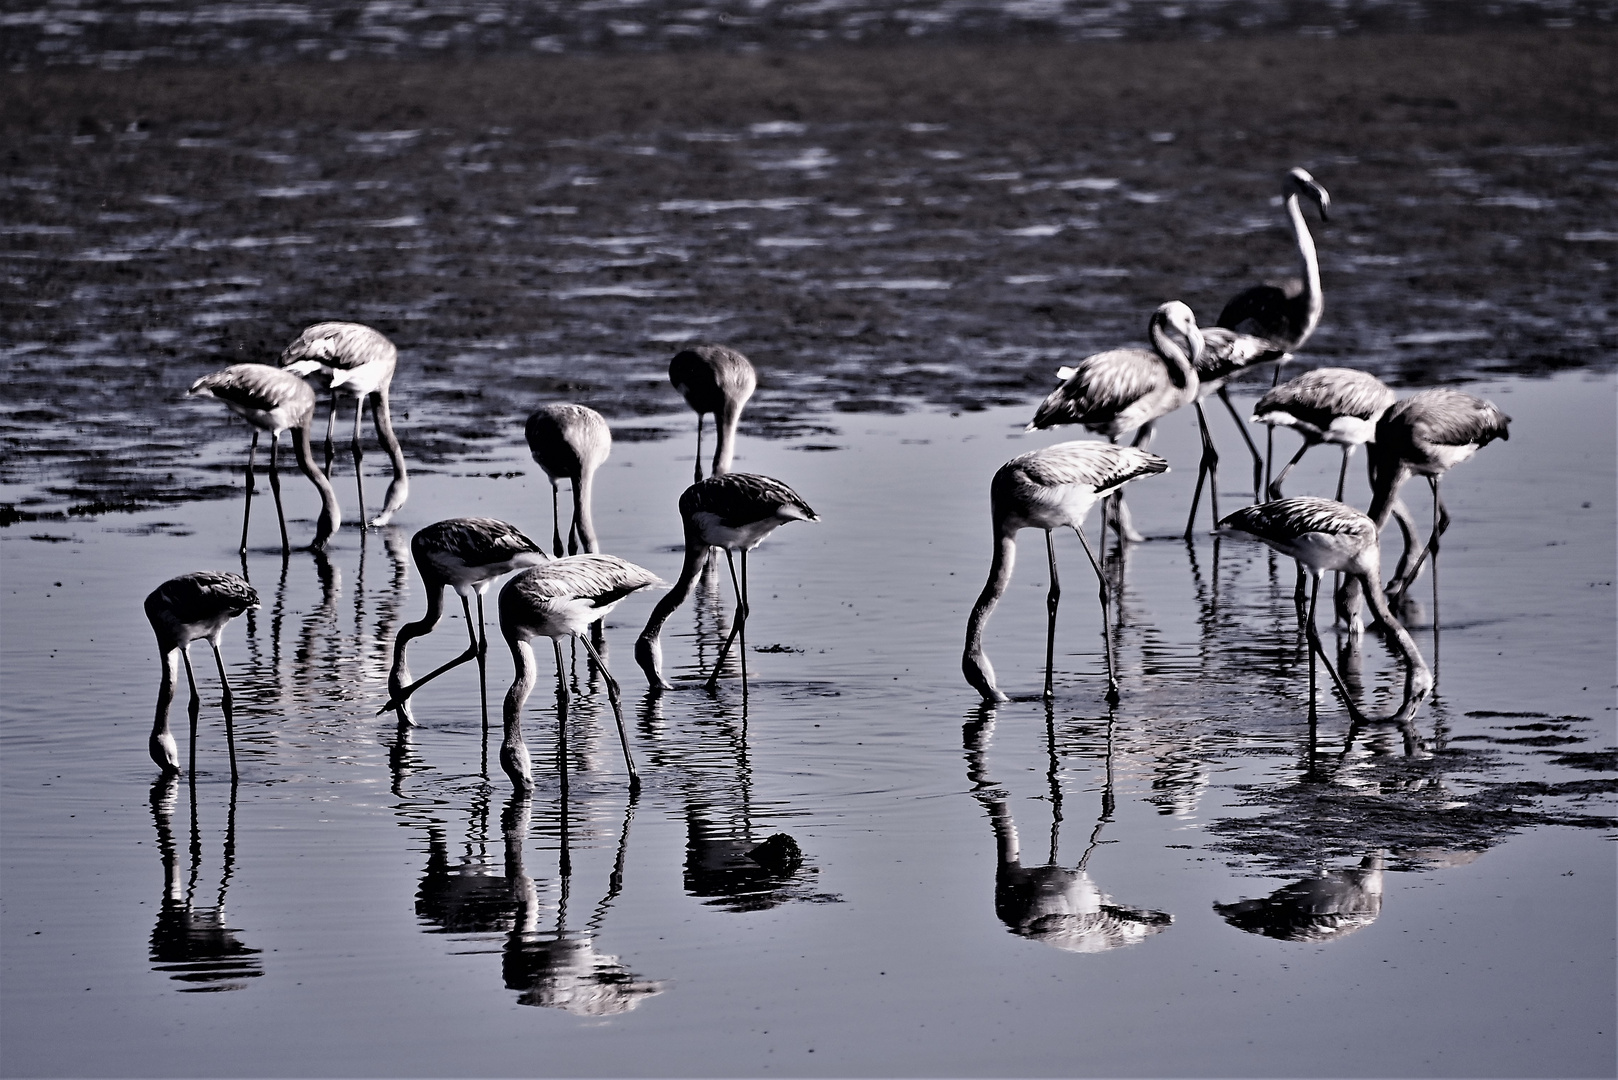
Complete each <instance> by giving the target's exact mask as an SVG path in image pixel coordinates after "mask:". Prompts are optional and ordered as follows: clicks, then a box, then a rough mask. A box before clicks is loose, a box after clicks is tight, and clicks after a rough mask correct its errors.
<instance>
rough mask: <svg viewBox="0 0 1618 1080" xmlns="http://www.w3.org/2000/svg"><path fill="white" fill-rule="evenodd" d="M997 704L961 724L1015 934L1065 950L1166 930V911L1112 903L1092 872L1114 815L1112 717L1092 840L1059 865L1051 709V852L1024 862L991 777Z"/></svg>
mask: <svg viewBox="0 0 1618 1080" xmlns="http://www.w3.org/2000/svg"><path fill="white" fill-rule="evenodd" d="M993 726H994V719H993V708H992V707H991V706H987V705H986V706H983V707H981V710H980V712H979V714H978V715H977V716H976V717H974V718H973V719H971V720H969V721H968V722H967V724H966V725H965V727H964V729H963V732H962V734H963V736H964V738H965V750H966V761H967V780H968V782H970V783H971V785H972V794H973V795H974V796H976V798H977V800H978V802H980V803H982V804H983V808H984V809H985V810H986V811H988V814H989V821H990V822H991V823H992V825H993V826H994V839H995V873H994V910H995V914H996V915H998V916H1000V920H1001V921H1002V922H1004V923H1005V924H1006V926H1007V927H1009V928H1010V930H1011V932H1012V933H1013V934H1016V935H1017V936H1018V937H1025V938H1028V939H1029V940H1031V941H1038V942H1040V943H1041V944H1044V945H1049V946H1051V947H1053V948H1057V949H1061V950H1063V951H1065V952H1079V953H1097V952H1106V951H1108V950H1109V949H1118V948H1122V947H1124V946H1126V945H1135V944H1138V943H1139V942H1142V941H1144V940H1146V939H1147V938H1149V937H1151V936H1153V935H1154V934H1160V933H1162V932H1163V931H1164V930H1167V929H1168V928H1169V926H1170V925H1172V924H1173V922H1174V917H1173V916H1172V915H1170V914H1168V913H1167V912H1163V911H1149V910H1147V909H1144V908H1136V907H1130V906H1128V905H1124V904H1114V903H1112V902H1111V899H1110V898H1109V897H1108V896H1106V895H1105V894H1103V893H1102V892H1101V889H1100V888H1099V887H1098V886H1097V885H1096V883H1095V882H1094V881H1093V880H1092V879H1091V877H1090V874H1089V869H1088V868H1089V864H1090V857H1091V856H1092V855H1093V854H1094V853H1095V851H1096V847H1097V845H1098V844H1099V843H1100V839H1101V830H1102V828H1103V827H1104V826H1105V825H1106V824H1107V822H1109V821H1111V820H1112V815H1113V809H1114V801H1113V789H1112V718H1111V716H1109V717H1108V718H1107V754H1106V782H1105V784H1104V786H1103V787H1102V791H1101V814H1100V816H1099V817H1098V818H1097V820H1096V825H1095V829H1094V830H1092V832H1091V833H1090V844H1089V846H1088V847H1086V848H1085V850H1084V854H1083V855H1082V856H1081V857H1080V859H1079V861H1078V863H1077V864H1076V865H1074V866H1073V867H1072V868H1068V867H1064V866H1061V865H1059V863H1058V862H1057V859H1058V857H1059V853H1058V845H1059V841H1060V830H1061V823H1062V787H1061V781H1060V778H1059V775H1058V773H1059V768H1060V766H1059V763H1058V760H1057V757H1056V733H1055V723H1054V715H1053V714H1052V713H1050V712H1049V710H1047V713H1046V727H1045V730H1046V738H1047V753H1048V754H1049V758H1050V768H1049V772H1048V776H1049V779H1050V787H1051V793H1050V800H1051V814H1052V822H1051V848H1050V858H1049V859H1048V860H1046V862H1045V863H1044V864H1043V865H1039V866H1027V865H1025V864H1024V863H1023V861H1022V847H1021V842H1020V840H1019V838H1018V835H1017V823H1016V821H1015V820H1014V819H1013V817H1012V813H1011V808H1010V805H1009V801H1008V797H1007V794H1006V792H1005V791H1004V790H1003V789H1001V788H998V787H996V786H995V785H994V783H993V782H992V781H991V780H990V779H989V773H988V767H987V765H986V764H985V751H986V749H987V744H988V741H989V735H990V733H991V732H992V730H993Z"/></svg>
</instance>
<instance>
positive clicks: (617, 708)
mask: <svg viewBox="0 0 1618 1080" xmlns="http://www.w3.org/2000/svg"><path fill="white" fill-rule="evenodd" d="M742 558H743V565H746V556H745V555H744V556H743V557H742ZM579 640H580V641H582V642H584V648H585V651H586V652H588V653H589V654H590V659H592V660H594V661H595V662H596V667H598V668H600V669H601V677H602V678H604V679H606V680H607V700H608V701H610V702H612V716H613V719H614V720H616V721H617V722H618V741H619V743H621V744H622V745H623V748H624V766H625V767H626V768H628V769H629V792H630V794H632V795H633V794H637V793H638V792H639V791H640V774H639V773H637V772H636V771H635V759H634V757H633V756H632V755H631V754H630V752H629V732H628V731H627V730H626V729H625V728H624V707H623V703H622V701H621V700H620V699H619V696H618V680H617V679H614V678H613V677H612V672H610V671H608V670H607V662H606V661H605V660H603V659H601V654H600V653H598V652H596V647H595V646H594V645H592V644H590V638H589V637H588V636H587V635H584V634H580V635H579Z"/></svg>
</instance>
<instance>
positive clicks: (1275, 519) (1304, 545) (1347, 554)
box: [1219, 496, 1433, 721]
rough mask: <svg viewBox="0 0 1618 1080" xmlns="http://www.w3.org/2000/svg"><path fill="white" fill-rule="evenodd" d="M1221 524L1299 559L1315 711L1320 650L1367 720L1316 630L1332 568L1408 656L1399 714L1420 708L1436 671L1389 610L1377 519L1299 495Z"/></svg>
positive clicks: (1299, 600) (1299, 599)
mask: <svg viewBox="0 0 1618 1080" xmlns="http://www.w3.org/2000/svg"><path fill="white" fill-rule="evenodd" d="M1219 527H1220V528H1221V529H1223V530H1235V531H1238V532H1244V533H1247V534H1249V535H1251V536H1255V537H1257V538H1258V539H1260V540H1262V541H1264V542H1265V543H1266V544H1268V545H1269V546H1270V547H1272V548H1274V549H1275V550H1276V551H1279V552H1280V553H1281V554H1283V555H1288V556H1291V557H1292V559H1294V560H1295V561H1296V562H1297V564H1298V587H1297V590H1296V591H1295V592H1294V594H1293V603H1294V605H1295V606H1296V608H1297V612H1298V621H1299V622H1300V623H1301V624H1302V625H1303V629H1304V633H1305V635H1306V636H1307V637H1308V640H1309V647H1310V649H1311V652H1310V660H1309V707H1310V709H1311V710H1312V709H1313V708H1314V700H1315V697H1314V693H1315V662H1314V654H1315V653H1319V654H1320V659H1321V661H1322V662H1323V663H1324V664H1325V665H1326V672H1327V674H1329V675H1330V676H1331V679H1332V682H1333V684H1335V685H1336V687H1337V692H1338V693H1339V694H1341V695H1342V698H1343V704H1344V705H1345V706H1346V707H1347V708H1348V712H1349V716H1350V717H1351V718H1353V719H1354V720H1355V721H1363V720H1364V719H1365V718H1364V717H1363V716H1362V715H1361V714H1360V712H1359V710H1358V709H1357V708H1356V707H1355V706H1354V701H1353V698H1351V697H1350V696H1349V693H1348V688H1347V687H1346V686H1344V685H1343V680H1342V678H1341V677H1340V676H1339V675H1338V674H1337V669H1336V668H1334V667H1333V666H1332V663H1331V660H1330V659H1329V658H1328V657H1327V656H1326V651H1325V648H1324V647H1323V646H1322V645H1321V643H1320V634H1319V632H1318V631H1317V630H1316V629H1315V603H1316V601H1317V600H1318V599H1319V596H1320V579H1321V577H1322V576H1323V575H1324V574H1325V572H1326V571H1327V570H1339V571H1342V572H1343V573H1344V574H1346V575H1348V577H1349V579H1350V581H1358V582H1360V583H1361V585H1362V586H1363V588H1364V590H1365V594H1366V597H1367V598H1368V599H1369V601H1370V604H1371V610H1372V611H1373V612H1374V613H1375V614H1376V617H1377V618H1378V619H1380V620H1381V622H1382V624H1383V625H1384V626H1386V627H1387V629H1388V632H1389V633H1390V634H1392V636H1393V639H1394V644H1395V647H1396V648H1397V649H1398V651H1399V653H1400V655H1401V656H1402V657H1403V659H1404V661H1405V667H1406V673H1405V703H1404V705H1403V706H1402V707H1401V709H1400V715H1405V714H1409V713H1413V712H1414V709H1415V707H1416V706H1417V705H1418V704H1420V702H1421V700H1422V699H1423V698H1425V697H1426V696H1427V694H1428V692H1429V691H1431V690H1432V687H1433V675H1432V671H1431V670H1430V669H1429V668H1428V667H1427V662H1426V661H1425V660H1423V659H1422V656H1421V653H1420V651H1418V650H1417V648H1416V643H1415V641H1413V640H1412V639H1411V637H1410V634H1409V632H1407V631H1406V630H1405V628H1404V627H1403V626H1402V625H1400V623H1399V621H1398V620H1397V619H1395V618H1394V617H1393V612H1392V611H1390V610H1389V609H1388V600H1387V597H1386V595H1385V594H1384V593H1383V592H1382V583H1381V581H1380V574H1381V558H1382V553H1381V549H1380V547H1379V546H1378V544H1377V530H1376V523H1375V522H1373V521H1372V520H1371V519H1370V518H1369V517H1368V516H1366V515H1365V514H1362V513H1360V512H1359V511H1358V510H1356V509H1354V508H1353V507H1352V506H1345V505H1344V504H1343V503H1340V502H1336V501H1334V500H1331V499H1317V498H1314V497H1312V496H1298V497H1294V498H1290V499H1277V500H1274V501H1272V502H1264V503H1258V504H1256V505H1253V506H1246V507H1243V508H1242V509H1240V510H1238V511H1236V512H1235V513H1234V514H1231V515H1230V516H1229V517H1227V518H1225V519H1224V520H1223V521H1221V522H1220V523H1219ZM1305 577H1309V578H1312V579H1313V583H1314V584H1313V589H1312V590H1311V591H1310V595H1309V601H1308V610H1307V613H1305V607H1304V591H1305V590H1304V579H1305ZM1357 607H1358V604H1357V603H1354V604H1352V605H1351V607H1350V614H1351V616H1352V617H1353V621H1357V616H1358V613H1357V611H1356V610H1354V609H1355V608H1357Z"/></svg>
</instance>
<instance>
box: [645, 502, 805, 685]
mask: <svg viewBox="0 0 1618 1080" xmlns="http://www.w3.org/2000/svg"><path fill="white" fill-rule="evenodd" d="M680 518H681V520H682V521H683V522H684V525H685V561H684V563H683V564H682V565H681V567H680V577H679V580H677V581H676V582H675V583H674V587H673V588H672V589H671V590H670V591H669V593H668V595H667V596H665V597H663V598H662V599H661V600H659V601H658V602H657V606H656V607H655V608H653V609H652V614H651V617H650V618H648V619H647V620H646V626H645V628H644V629H643V630H641V633H640V637H639V638H637V639H636V641H635V661H636V663H638V664H640V667H641V670H642V671H643V672H645V673H646V681H647V682H648V683H649V684H650V685H651V686H652V688H653V689H657V690H671V689H673V687H672V686H671V685H670V684H669V683H668V682H666V681H665V680H664V678H663V643H662V633H663V624H664V623H665V622H667V621H668V618H669V616H670V615H672V614H674V612H675V610H676V609H678V608H679V606H680V605H681V604H683V603H684V602H685V598H686V597H687V596H688V595H690V593H691V586H692V583H693V582H695V581H696V579H697V576H698V575H699V574H700V573H701V572H702V568H703V565H704V564H705V563H706V561H707V556H708V549H709V548H710V547H719V548H724V549H725V558H726V560H727V561H728V562H729V563H730V581H731V586H732V587H733V588H734V589H735V590H736V618H735V620H734V621H733V623H732V625H731V630H730V635H729V636H728V637H727V638H725V644H724V647H723V648H721V649H720V650H719V659H718V660H717V661H715V662H714V669H713V674H711V675H710V676H709V677H708V679H707V687H708V689H709V690H713V689H714V688H715V687H716V686H717V685H718V683H719V672H720V670H721V669H722V668H723V667H724V664H725V657H727V656H729V655H730V649H731V646H732V644H734V643H735V641H736V639H737V637H738V636H740V635H744V633H745V630H746V626H747V616H748V612H749V611H750V610H751V609H750V607H749V604H748V597H747V553H748V552H750V551H752V550H753V549H754V548H756V547H758V545H759V544H761V543H763V542H764V538H765V537H767V536H769V535H770V533H772V532H774V531H775V530H776V529H778V528H780V527H781V526H782V525H785V524H786V523H787V522H789V521H819V520H820V517H819V515H817V514H816V513H815V512H814V511H813V510H812V509H810V507H809V504H808V503H806V502H804V501H803V499H802V498H801V497H800V496H799V495H798V493H797V492H796V491H793V490H792V489H791V488H790V487H788V486H787V485H786V484H783V483H782V482H781V481H779V480H776V479H773V478H772V477H768V476H758V475H756V474H754V473H723V474H721V475H719V476H710V477H708V479H706V480H702V481H699V482H697V483H695V484H692V485H691V486H690V487H688V488H686V489H685V491H684V493H683V494H681V496H680ZM738 551H739V552H741V555H742V572H741V577H740V578H738V577H737V576H736V558H735V553H736V552H738ZM746 654H747V640H746V637H745V636H742V648H741V656H742V687H743V691H744V692H745V690H746V686H747V659H746Z"/></svg>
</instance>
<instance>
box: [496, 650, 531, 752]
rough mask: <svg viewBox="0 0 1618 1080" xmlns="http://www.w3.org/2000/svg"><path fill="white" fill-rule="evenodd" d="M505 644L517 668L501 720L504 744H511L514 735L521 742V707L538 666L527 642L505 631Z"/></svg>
mask: <svg viewBox="0 0 1618 1080" xmlns="http://www.w3.org/2000/svg"><path fill="white" fill-rule="evenodd" d="M506 643H507V644H508V645H510V646H511V659H512V661H513V662H514V663H515V664H516V667H517V677H516V678H515V679H513V680H512V683H511V689H509V690H507V691H506V701H505V706H504V711H503V713H502V718H503V719H504V720H505V724H506V743H507V744H508V745H509V744H511V743H512V735H513V733H515V734H516V741H517V742H521V741H522V732H521V729H520V728H519V726H518V725H519V723H520V722H521V720H522V707H523V706H524V705H526V704H527V703H528V695H529V694H531V693H533V690H534V681H535V679H537V678H538V677H539V665H538V664H536V663H535V662H534V650H533V648H532V647H530V646H529V644H528V642H526V641H524V640H523V639H521V638H519V637H516V636H514V635H513V633H512V632H511V631H510V630H507V631H506Z"/></svg>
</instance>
